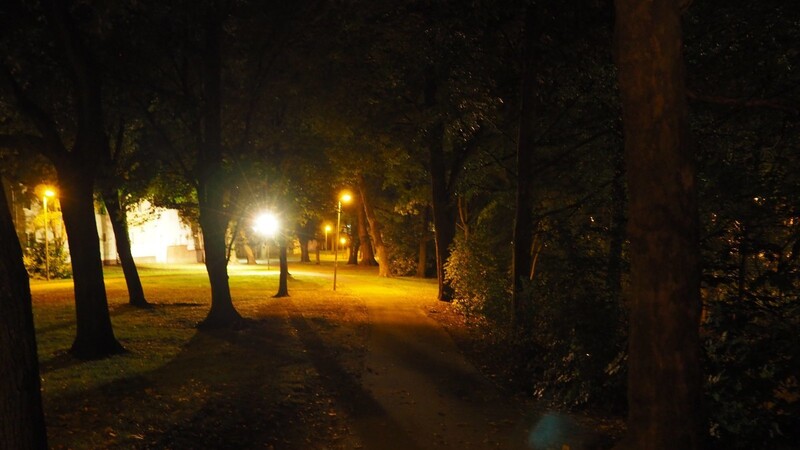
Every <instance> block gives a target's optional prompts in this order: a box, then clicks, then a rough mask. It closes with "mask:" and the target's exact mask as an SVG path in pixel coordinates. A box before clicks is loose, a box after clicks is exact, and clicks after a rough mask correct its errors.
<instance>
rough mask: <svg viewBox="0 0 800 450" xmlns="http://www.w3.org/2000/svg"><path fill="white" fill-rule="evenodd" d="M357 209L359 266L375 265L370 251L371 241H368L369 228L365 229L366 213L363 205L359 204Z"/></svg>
mask: <svg viewBox="0 0 800 450" xmlns="http://www.w3.org/2000/svg"><path fill="white" fill-rule="evenodd" d="M357 210H358V249H359V250H361V261H359V263H358V264H359V265H361V266H376V265H378V262H377V261H375V254H374V252H373V251H372V243H371V242H370V241H369V230H368V229H367V215H366V212H364V205H363V204H362V205H359V207H358V208H357Z"/></svg>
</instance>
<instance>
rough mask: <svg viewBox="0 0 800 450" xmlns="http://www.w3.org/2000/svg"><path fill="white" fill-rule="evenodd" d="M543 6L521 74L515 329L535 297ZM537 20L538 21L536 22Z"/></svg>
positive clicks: (533, 16) (532, 21)
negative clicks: (531, 290) (529, 289)
mask: <svg viewBox="0 0 800 450" xmlns="http://www.w3.org/2000/svg"><path fill="white" fill-rule="evenodd" d="M540 16H542V13H541V8H534V7H533V6H529V7H528V11H527V12H526V15H525V42H524V47H525V48H524V49H523V51H524V56H523V58H524V60H523V63H522V65H523V74H522V110H521V113H520V123H519V137H518V142H517V158H516V163H517V178H516V181H517V191H516V200H515V215H514V237H513V240H512V257H511V280H512V281H511V283H512V289H511V292H512V295H513V321H514V329H515V330H516V331H520V332H525V331H526V330H527V328H528V326H529V325H530V320H531V314H532V313H533V311H532V305H531V301H532V299H531V298H530V297H529V296H527V295H526V293H525V288H526V286H528V285H529V284H530V274H531V266H532V264H533V257H532V254H531V252H532V250H533V214H532V213H531V203H532V197H531V186H532V174H533V170H532V167H531V166H532V164H533V160H532V159H533V154H534V148H533V147H534V145H535V142H536V115H537V109H538V103H539V99H538V89H539V87H538V86H537V85H536V80H537V76H536V71H535V67H536V66H537V64H539V63H540V61H539V59H540V57H539V55H538V53H537V52H536V46H537V45H540V44H539V42H538V40H539V36H540V35H541V33H542V26H541V21H540V20H538V19H539V18H540ZM537 22H538V23H537Z"/></svg>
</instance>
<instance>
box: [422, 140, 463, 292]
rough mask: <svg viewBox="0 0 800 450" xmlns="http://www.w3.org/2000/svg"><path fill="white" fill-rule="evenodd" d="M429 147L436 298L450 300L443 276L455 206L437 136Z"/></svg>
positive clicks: (450, 241) (454, 228) (448, 287)
mask: <svg viewBox="0 0 800 450" xmlns="http://www.w3.org/2000/svg"><path fill="white" fill-rule="evenodd" d="M433 141H434V142H432V143H431V144H430V145H429V147H428V150H429V156H430V171H431V194H432V195H431V204H432V206H433V227H434V233H433V235H434V240H435V244H436V278H437V280H438V282H439V293H438V296H437V297H438V299H439V300H441V301H445V302H449V301H452V300H453V288H452V287H451V286H450V283H448V282H447V280H445V277H444V265H445V263H446V262H447V260H448V259H449V258H450V245H451V244H452V243H453V239H454V238H455V235H456V219H455V208H454V207H453V201H452V198H451V197H450V193H449V192H448V189H447V171H446V169H445V161H444V149H443V148H442V144H441V140H440V139H433Z"/></svg>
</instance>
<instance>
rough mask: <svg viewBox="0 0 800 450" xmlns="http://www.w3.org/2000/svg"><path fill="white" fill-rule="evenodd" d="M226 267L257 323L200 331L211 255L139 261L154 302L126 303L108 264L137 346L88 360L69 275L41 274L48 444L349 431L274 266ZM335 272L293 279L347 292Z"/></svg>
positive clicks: (314, 439)
mask: <svg viewBox="0 0 800 450" xmlns="http://www.w3.org/2000/svg"><path fill="white" fill-rule="evenodd" d="M298 267H300V266H298ZM306 267H309V266H306ZM318 267H319V266H318ZM322 267H323V268H324V267H325V265H323V266H322ZM327 270H328V272H330V268H329V267H328V269H327ZM229 271H230V283H231V291H232V294H233V297H234V303H235V305H236V308H237V309H238V310H239V312H240V313H241V314H242V315H243V316H244V317H246V318H248V319H250V321H249V325H248V326H247V327H245V328H244V329H243V330H239V331H217V332H203V333H199V332H198V331H197V330H196V328H195V326H196V324H197V323H198V322H199V321H201V320H202V319H203V318H204V317H205V315H206V313H207V312H208V309H209V305H210V290H209V286H208V278H207V275H206V272H205V267H204V266H203V265H199V264H198V265H186V266H157V265H150V266H143V267H140V275H141V278H142V283H143V285H144V290H145V295H146V296H147V299H148V300H149V301H150V302H153V303H155V305H156V307H155V308H153V309H137V308H134V307H131V306H129V305H128V304H127V291H126V289H125V281H124V278H123V276H122V271H121V269H119V268H118V267H108V268H106V290H107V292H108V297H109V307H110V311H111V318H112V322H113V325H114V330H115V333H116V335H117V338H118V339H119V340H120V341H121V342H122V344H123V345H124V346H125V348H126V349H127V350H128V353H125V354H122V355H119V356H114V357H112V358H108V359H104V360H100V361H89V362H83V361H78V360H75V359H73V358H71V357H70V356H69V354H68V353H67V349H68V348H69V346H70V345H71V343H72V340H73V338H74V335H75V334H74V333H75V325H74V303H73V293H72V282H71V280H57V281H49V282H46V281H41V280H34V281H32V282H31V290H32V293H33V309H34V316H35V323H36V332H37V340H38V348H39V358H40V362H41V372H42V383H43V395H44V406H45V412H46V416H47V424H48V433H49V439H50V445H51V447H53V448H65V449H66V448H74V449H97V448H271V447H274V448H303V447H305V446H306V444H307V446H309V447H311V448H313V447H316V446H318V445H320V444H315V443H320V442H337V440H338V441H341V440H342V439H343V437H342V436H341V435H342V434H343V433H344V431H343V429H344V428H343V427H344V425H343V423H342V419H340V418H337V417H336V415H335V414H330V415H329V414H325V411H327V410H329V409H330V404H331V403H332V401H333V400H332V399H331V398H329V396H327V395H326V394H325V393H324V392H323V391H322V390H321V388H320V386H319V381H318V380H316V378H315V374H314V373H313V366H312V365H311V364H309V362H308V359H307V357H306V356H305V355H304V349H303V348H302V344H301V343H300V340H299V339H292V338H291V336H293V334H295V333H296V331H295V330H294V328H293V327H292V326H291V322H290V321H289V320H287V312H286V307H285V306H284V305H285V304H286V302H287V300H285V299H273V298H271V296H272V294H274V293H275V292H276V291H277V287H278V271H277V270H276V267H275V266H274V265H273V266H272V270H270V271H269V272H268V271H267V270H266V267H265V266H264V265H258V266H244V265H234V266H231V268H230V270H229ZM327 275H328V274H327V273H326V272H324V270H323V272H321V273H318V274H316V275H314V276H312V275H311V274H310V275H309V276H303V277H295V280H292V281H290V285H289V287H290V294H291V295H292V299H294V300H293V301H295V302H297V301H299V299H303V298H304V299H306V300H308V301H309V303H314V302H323V301H324V300H325V299H327V298H328V297H331V296H333V295H336V296H341V295H345V294H339V293H337V294H334V293H333V292H332V291H331V290H330V287H329V286H328V284H329V283H330V281H331V280H330V277H329V276H327ZM365 276H366V274H365ZM288 301H289V302H291V301H292V300H291V299H290V300H288ZM287 337H288V338H287ZM342 446H343V447H344V446H345V444H342Z"/></svg>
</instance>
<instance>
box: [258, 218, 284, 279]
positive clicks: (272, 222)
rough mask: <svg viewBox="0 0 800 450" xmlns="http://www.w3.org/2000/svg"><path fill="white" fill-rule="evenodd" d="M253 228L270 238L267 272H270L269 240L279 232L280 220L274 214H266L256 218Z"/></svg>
mask: <svg viewBox="0 0 800 450" xmlns="http://www.w3.org/2000/svg"><path fill="white" fill-rule="evenodd" d="M253 228H254V229H255V230H256V231H257V232H259V233H261V234H262V235H264V236H266V237H267V238H268V239H267V270H269V238H272V237H274V236H275V233H276V232H277V231H278V218H277V217H275V215H274V214H272V213H264V214H262V215H260V216H258V218H256V224H255V226H254V227H253Z"/></svg>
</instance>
